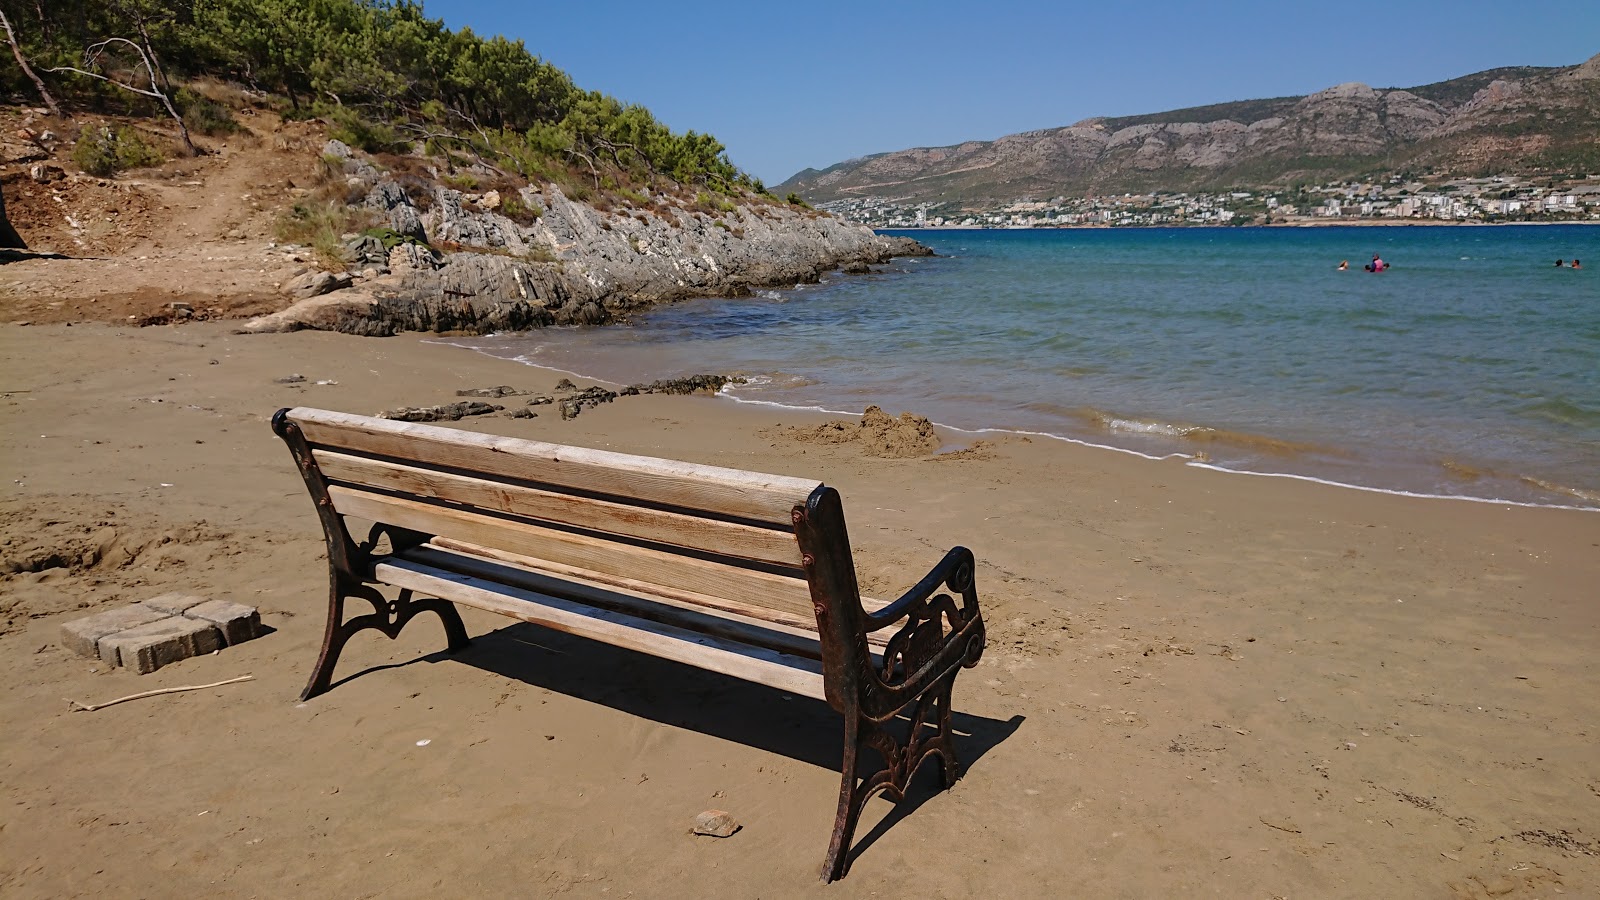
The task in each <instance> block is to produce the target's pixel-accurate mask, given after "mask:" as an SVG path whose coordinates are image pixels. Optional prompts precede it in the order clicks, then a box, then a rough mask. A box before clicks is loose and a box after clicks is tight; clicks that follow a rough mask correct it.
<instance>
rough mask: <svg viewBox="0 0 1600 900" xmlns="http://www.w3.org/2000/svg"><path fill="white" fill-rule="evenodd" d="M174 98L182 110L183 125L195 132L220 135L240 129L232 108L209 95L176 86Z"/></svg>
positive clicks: (214, 135)
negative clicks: (176, 94) (176, 93)
mask: <svg viewBox="0 0 1600 900" xmlns="http://www.w3.org/2000/svg"><path fill="white" fill-rule="evenodd" d="M176 99H177V104H178V108H179V109H181V110H183V124H184V126H185V127H187V128H188V129H189V130H190V131H192V132H194V133H196V134H205V135H210V136H212V137H220V136H222V135H228V134H234V133H236V132H238V131H240V130H241V129H240V127H239V123H238V122H237V121H236V120H235V119H234V118H233V110H230V109H228V108H227V107H226V106H223V105H222V104H221V103H218V102H217V101H215V100H212V99H211V98H210V97H206V96H203V95H201V94H197V93H195V92H194V91H191V90H189V89H188V88H178V96H177V98H176Z"/></svg>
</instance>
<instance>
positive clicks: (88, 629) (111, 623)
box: [61, 604, 165, 665]
mask: <svg viewBox="0 0 1600 900" xmlns="http://www.w3.org/2000/svg"><path fill="white" fill-rule="evenodd" d="M162 618H165V616H163V615H162V614H161V613H158V612H156V611H154V610H152V609H148V608H146V607H143V606H139V605H137V604H136V605H134V606H124V607H122V608H121V609H108V610H106V611H105V612H102V613H95V614H94V615H92V616H89V617H88V618H86V619H75V620H73V621H71V622H68V623H66V624H65V625H62V626H61V643H63V644H65V645H66V647H67V649H68V650H71V651H72V652H73V653H76V654H78V655H79V656H99V655H100V639H101V638H103V637H105V636H107V635H111V634H116V633H117V632H119V631H127V630H128V629H129V628H136V627H138V626H140V625H147V624H149V623H151V622H154V621H156V620H158V619H162ZM112 665H116V663H115V662H113V663H112Z"/></svg>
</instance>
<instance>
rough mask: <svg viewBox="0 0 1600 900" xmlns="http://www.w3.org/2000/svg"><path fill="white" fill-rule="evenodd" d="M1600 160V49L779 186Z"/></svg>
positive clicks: (871, 190)
mask: <svg viewBox="0 0 1600 900" xmlns="http://www.w3.org/2000/svg"><path fill="white" fill-rule="evenodd" d="M1544 172H1548V173H1552V174H1554V173H1560V174H1567V173H1572V172H1591V173H1593V172H1600V55H1596V56H1594V57H1593V58H1591V59H1589V60H1588V61H1587V62H1584V63H1582V64H1580V65H1576V66H1561V67H1551V68H1536V67H1528V66H1518V67H1510V68H1501V69H1490V70H1488V71H1485V72H1478V73H1475V74H1472V75H1467V76H1464V77H1461V78H1455V79H1451V80H1450V81H1441V82H1437V83H1435V84H1425V85H1422V86H1420V87H1412V88H1403V89H1402V88H1385V89H1373V88H1370V87H1368V86H1366V85H1364V84H1358V83H1350V84H1341V85H1338V86H1336V87H1331V88H1328V89H1327V90H1324V91H1319V92H1317V93H1315V94H1311V95H1309V96H1306V97H1277V98H1273V99H1269V100H1241V101H1237V102H1233V103H1218V104H1215V105H1212V106H1196V107H1191V108H1189V109H1177V110H1172V111H1171V112H1164V113H1153V114H1150V115H1142V116H1123V117H1120V118H1094V119H1085V120H1084V121H1082V122H1078V123H1077V124H1075V125H1069V126H1066V127H1064V128H1048V129H1044V130H1040V131H1027V132H1023V133H1021V134H1013V135H1007V136H1006V137H1002V138H1000V139H998V140H993V141H967V142H965V143H961V144H956V145H954V146H949V147H919V148H914V149H910V150H897V151H894V152H890V153H878V154H874V155H872V156H864V157H860V158H858V159H852V160H848V161H846V162H841V163H837V164H835V165H832V166H829V167H828V168H826V169H821V170H818V169H806V170H804V171H802V172H799V173H797V174H796V175H794V176H793V177H791V178H790V179H789V180H787V181H785V182H784V183H783V184H780V185H778V186H777V187H776V188H775V189H774V191H775V192H776V193H777V194H778V195H779V196H782V195H783V194H785V193H786V192H789V191H794V192H796V193H798V194H799V195H800V196H801V197H804V198H805V199H806V200H808V201H810V202H812V203H825V202H829V201H835V200H843V199H849V198H868V197H875V198H886V199H893V200H895V201H897V202H899V203H902V204H916V203H929V204H948V205H951V206H955V207H961V208H967V209H980V208H984V207H991V206H994V205H998V204H1003V203H1007V202H1011V201H1015V200H1020V199H1025V198H1034V199H1047V198H1050V197H1056V196H1062V195H1066V196H1083V195H1086V194H1091V193H1101V194H1103V193H1121V192H1124V191H1136V192H1144V191H1152V190H1171V191H1181V190H1206V189H1217V188H1226V187H1241V188H1257V187H1277V186H1285V187H1286V186H1290V185H1292V184H1295V183H1324V182H1327V181H1331V180H1335V179H1344V178H1354V177H1362V176H1374V175H1386V174H1389V173H1409V174H1413V175H1417V174H1429V173H1431V174H1435V175H1498V174H1508V173H1516V174H1537V173H1544Z"/></svg>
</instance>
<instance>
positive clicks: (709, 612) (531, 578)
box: [391, 544, 822, 659]
mask: <svg viewBox="0 0 1600 900" xmlns="http://www.w3.org/2000/svg"><path fill="white" fill-rule="evenodd" d="M391 558H392V559H405V560H410V561H412V562H418V563H422V564H423V565H425V566H428V567H430V568H434V569H439V570H442V571H445V572H454V573H456V574H457V575H471V576H472V577H474V578H480V579H482V580H484V581H488V582H492V583H494V584H504V585H510V586H511V587H518V588H524V589H526V590H530V591H536V592H538V593H540V594H544V595H547V596H550V597H559V598H561V599H563V600H571V601H573V602H575V603H582V604H585V605H588V606H598V607H601V608H603V609H609V610H612V611H613V612H621V613H627V614H628V615H631V616H638V617H639V618H641V619H650V620H652V621H655V622H662V623H665V624H667V625H676V626H678V627H680V628H686V629H688V630H690V631H698V632H704V633H706V634H714V635H716V636H718V637H724V638H727V639H729V640H733V641H738V642H740V643H744V644H754V645H755V646H758V647H769V648H771V649H773V650H778V651H780V652H783V653H789V654H792V655H794V656H804V657H807V658H810V659H821V658H822V643H821V641H820V640H819V639H818V637H817V630H816V629H815V628H812V629H810V630H809V631H807V630H805V629H802V628H795V627H793V626H789V625H781V624H778V623H776V622H770V621H763V620H761V619H758V618H755V617H754V616H744V615H740V614H738V613H733V612H726V611H723V610H719V609H716V608H715V607H707V606H703V605H700V604H688V603H684V602H683V601H681V600H673V599H671V598H669V597H661V596H643V595H640V594H631V593H625V592H623V591H621V590H618V589H616V588H614V587H610V586H607V585H603V584H595V583H593V582H588V581H582V580H578V579H575V578H571V577H561V576H555V575H550V574H548V573H545V572H540V571H538V570H536V569H530V568H527V567H524V566H519V565H515V564H513V563H510V562H504V561H499V560H491V559H485V558H483V557H481V556H473V555H469V554H465V553H452V552H450V551H448V550H442V549H439V548H437V547H433V546H431V545H426V544H425V545H423V546H421V547H417V548H415V549H412V550H407V551H406V552H404V553H401V554H397V555H396V556H394V557H391Z"/></svg>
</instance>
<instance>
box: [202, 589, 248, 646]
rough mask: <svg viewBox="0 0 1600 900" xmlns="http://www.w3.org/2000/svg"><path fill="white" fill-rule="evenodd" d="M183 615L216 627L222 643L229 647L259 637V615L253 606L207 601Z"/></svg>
mask: <svg viewBox="0 0 1600 900" xmlns="http://www.w3.org/2000/svg"><path fill="white" fill-rule="evenodd" d="M184 615H186V616H188V617H189V618H191V619H200V620H202V621H206V622H210V623H211V624H213V625H215V626H217V629H218V630H219V631H221V632H222V640H223V642H224V643H225V644H227V646H229V647H232V646H233V645H234V644H242V643H244V642H245V641H248V640H251V639H252V638H257V637H260V636H261V613H259V612H257V611H256V608H255V607H253V606H245V605H244V604H242V603H233V602H231V601H228V600H207V601H206V602H205V603H202V604H200V605H198V606H194V607H190V608H189V609H188V610H187V611H186V612H184Z"/></svg>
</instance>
